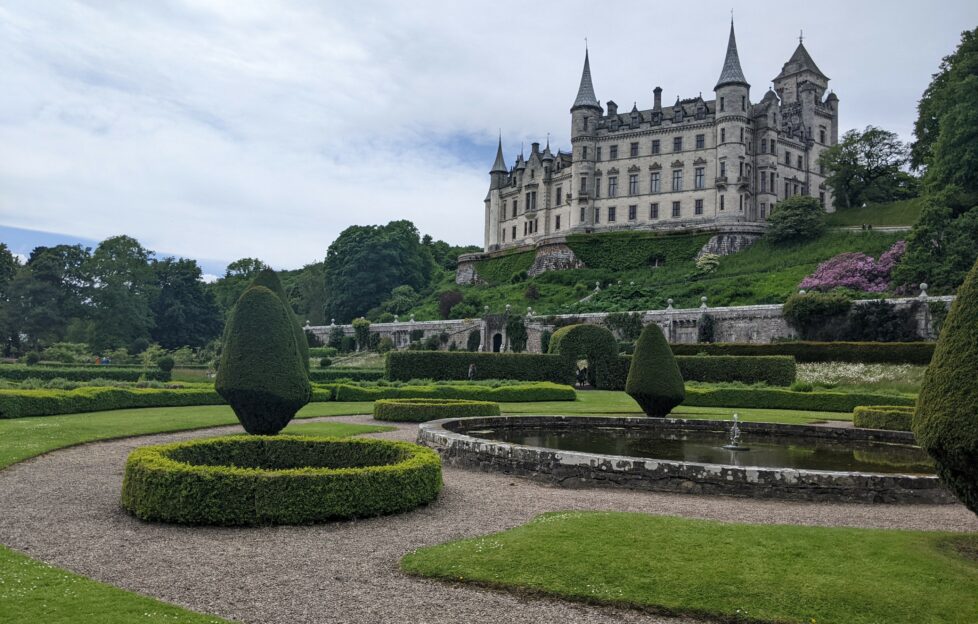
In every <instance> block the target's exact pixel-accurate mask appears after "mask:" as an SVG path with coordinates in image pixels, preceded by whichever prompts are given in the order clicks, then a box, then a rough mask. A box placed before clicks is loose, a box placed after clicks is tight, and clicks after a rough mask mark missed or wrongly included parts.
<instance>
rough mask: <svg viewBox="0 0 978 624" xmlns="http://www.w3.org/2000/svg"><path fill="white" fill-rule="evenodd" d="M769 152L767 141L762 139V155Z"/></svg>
mask: <svg viewBox="0 0 978 624" xmlns="http://www.w3.org/2000/svg"><path fill="white" fill-rule="evenodd" d="M766 152H767V139H761V153H762V154H764V153H766Z"/></svg>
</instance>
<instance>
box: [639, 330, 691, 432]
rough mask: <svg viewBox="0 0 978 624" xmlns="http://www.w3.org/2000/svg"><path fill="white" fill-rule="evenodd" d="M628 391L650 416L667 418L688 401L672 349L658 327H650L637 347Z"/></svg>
mask: <svg viewBox="0 0 978 624" xmlns="http://www.w3.org/2000/svg"><path fill="white" fill-rule="evenodd" d="M625 392H627V393H628V396H630V397H632V398H633V399H635V401H636V402H637V403H638V404H639V406H640V407H641V408H642V411H644V412H645V413H646V414H647V415H649V416H656V417H663V416H666V415H667V414H668V413H669V412H671V411H672V409H673V408H674V407H676V406H677V405H679V404H680V403H682V402H683V401H684V400H685V399H686V389H685V387H684V385H683V376H682V374H681V373H680V372H679V365H678V364H677V363H676V358H675V357H674V356H673V355H672V349H670V348H669V343H668V342H666V337H665V336H663V335H662V330H661V329H659V326H658V325H655V324H652V325H647V326H646V327H645V329H643V330H642V335H641V336H639V338H638V342H637V343H636V344H635V354H634V355H633V356H632V364H631V366H629V367H628V380H627V381H626V382H625Z"/></svg>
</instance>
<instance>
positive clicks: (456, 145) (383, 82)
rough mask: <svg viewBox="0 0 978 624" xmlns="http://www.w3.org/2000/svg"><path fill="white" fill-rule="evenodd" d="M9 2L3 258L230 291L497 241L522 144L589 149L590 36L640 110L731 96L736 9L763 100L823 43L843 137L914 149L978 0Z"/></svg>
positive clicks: (820, 53)
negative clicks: (328, 257) (130, 244)
mask: <svg viewBox="0 0 978 624" xmlns="http://www.w3.org/2000/svg"><path fill="white" fill-rule="evenodd" d="M794 4H795V5H797V6H793V7H791V8H790V9H787V8H785V7H786V5H783V4H779V5H775V4H771V3H766V2H765V3H761V2H746V1H743V2H741V1H735V2H733V3H731V2H729V1H728V2H724V3H720V2H713V1H710V0H706V1H704V2H700V3H697V4H696V5H695V8H694V6H693V5H683V4H680V5H676V4H675V3H665V2H651V1H645V2H624V3H615V4H613V5H607V7H608V8H600V7H601V6H602V5H595V4H594V3H593V2H577V1H574V0H564V1H563V2H560V3H556V2H508V1H504V0H494V1H493V2H474V1H473V2H466V3H459V2H448V1H446V2H425V1H424V0H415V1H413V2H397V1H390V2H383V1H374V0H359V1H358V2H307V1H294V2H292V1H286V0H279V1H268V2H251V1H247V0H202V1H193V2H190V1H177V0H153V1H152V2H117V1H108V0H105V1H87V2H83V1H70V0H61V1H59V2H50V1H39V0H4V1H3V2H2V3H0V241H2V242H7V243H8V245H10V246H11V248H12V249H13V250H14V251H15V252H17V253H21V254H27V253H29V251H30V249H31V248H32V247H33V246H34V245H37V244H50V243H49V242H45V241H51V240H58V241H67V242H70V241H78V242H81V243H83V244H86V245H94V244H97V241H99V240H103V239H105V238H107V237H109V236H113V235H117V234H127V235H130V236H133V237H135V238H137V239H139V241H140V242H142V243H143V245H144V246H146V247H147V248H149V249H152V250H154V251H156V252H157V253H158V254H160V255H178V256H185V257H193V258H196V259H197V260H198V261H199V262H200V263H201V265H202V266H203V267H204V270H205V272H206V273H209V274H215V275H219V274H220V273H221V272H223V268H224V265H226V264H227V263H228V262H230V261H233V260H235V259H237V258H242V257H257V258H260V259H262V260H264V261H265V262H267V263H268V264H270V265H271V266H273V267H275V268H278V269H285V268H298V267H300V266H302V265H304V264H307V263H311V262H317V261H320V260H322V259H323V258H324V257H325V254H326V249H327V247H328V246H329V243H330V242H331V241H332V240H333V239H334V238H335V237H336V236H337V235H338V234H339V233H340V232H341V231H342V230H343V229H344V228H346V227H348V226H350V225H367V224H383V223H387V222H388V221H391V220H394V219H409V220H411V221H413V222H414V223H415V224H416V225H417V226H418V228H419V230H421V232H422V233H429V234H431V235H432V236H434V237H435V238H439V239H443V240H447V241H449V242H450V243H454V244H482V232H483V224H484V208H483V199H484V198H485V195H486V191H487V189H488V184H489V176H488V173H487V172H488V170H489V168H490V166H491V164H492V161H493V157H494V156H495V148H496V141H497V137H498V135H499V133H500V132H501V136H502V141H503V149H504V154H505V157H506V161H507V164H509V165H512V163H513V159H514V157H515V155H516V154H518V153H519V151H520V150H521V149H525V151H526V152H527V153H529V149H530V143H532V142H533V141H539V142H541V143H545V142H546V141H547V136H548V134H549V137H550V142H551V146H552V148H562V149H565V150H566V149H568V148H569V145H570V144H569V130H570V114H569V112H568V109H569V108H570V105H571V103H572V102H573V100H574V96H575V95H576V93H577V87H578V84H579V81H580V74H581V67H582V63H583V57H584V47H585V38H587V41H588V47H589V50H590V59H591V71H592V76H593V78H594V87H595V92H596V94H597V96H598V99H599V100H601V102H602V103H604V102H606V101H608V100H614V101H615V102H617V103H618V105H619V106H620V107H621V108H623V109H625V110H628V109H630V108H631V106H632V103H633V102H636V103H637V104H638V106H639V108H643V109H645V108H650V107H651V105H652V89H653V88H654V87H655V86H661V87H662V89H663V101H664V102H665V103H671V102H672V101H674V100H675V98H676V97H677V96H681V97H683V98H686V97H694V96H696V95H698V94H700V93H702V94H703V97H704V98H706V99H712V97H713V94H712V88H713V85H714V84H715V83H716V79H717V77H718V76H719V73H720V68H721V66H722V63H723V55H724V51H725V49H726V43H727V33H728V29H729V23H730V11H731V8H732V9H733V16H734V21H735V24H736V31H737V42H738V48H739V52H740V59H741V64H742V66H743V69H744V73H745V75H746V77H747V79H748V80H749V81H750V82H751V85H752V90H751V94H752V99H754V100H755V101H757V100H760V98H761V97H762V96H763V95H764V92H765V91H766V90H767V88H768V87H769V85H770V81H771V79H772V78H773V77H774V76H775V75H777V73H778V72H779V71H780V69H781V66H782V64H783V63H784V62H785V61H787V60H788V58H789V57H790V55H791V53H792V52H793V51H794V49H795V47H796V46H797V44H798V37H799V34H800V32H801V31H803V32H804V41H805V47H806V48H807V49H808V51H809V52H810V53H811V55H812V57H813V58H814V60H815V62H816V63H817V64H818V65H819V67H820V68H821V70H822V71H823V72H824V73H826V74H827V75H828V76H829V77H830V78H831V81H830V83H829V86H830V88H831V89H833V90H834V91H835V92H836V93H837V95H838V96H839V100H840V118H841V128H842V129H843V130H845V129H849V128H862V127H865V126H866V125H870V124H872V125H876V126H881V127H883V128H886V129H889V130H892V131H895V132H897V133H899V135H900V136H901V137H902V138H903V139H904V140H910V139H912V128H913V121H914V118H915V116H916V103H917V100H918V99H919V97H920V94H921V93H922V91H923V90H924V88H925V87H926V86H927V84H928V82H929V81H930V77H931V74H933V73H934V72H935V71H936V70H937V67H938V64H939V62H940V59H941V58H942V57H943V56H945V55H947V54H949V53H951V52H952V51H953V50H954V48H955V47H956V45H957V43H958V41H959V40H960V33H961V31H963V30H967V29H972V28H974V27H976V26H978V3H976V2H973V1H970V2H969V1H957V0H955V1H950V0H949V1H942V2H940V3H935V5H933V7H932V9H926V8H925V7H923V6H922V5H920V4H919V3H916V2H914V3H910V2H905V1H903V0H899V1H890V2H875V1H873V2H870V1H862V0H861V1H859V2H853V1H851V0H849V1H846V2H840V1H836V0H822V1H821V2H818V3H811V2H808V3H802V2H797V3H794Z"/></svg>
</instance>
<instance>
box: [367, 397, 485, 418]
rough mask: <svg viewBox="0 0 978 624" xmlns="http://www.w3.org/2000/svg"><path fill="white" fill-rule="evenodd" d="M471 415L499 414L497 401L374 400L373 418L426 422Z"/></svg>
mask: <svg viewBox="0 0 978 624" xmlns="http://www.w3.org/2000/svg"><path fill="white" fill-rule="evenodd" d="M473 416H499V403H493V402H491V401H464V400H458V399H381V400H379V401H375V402H374V419H375V420H391V421H394V422H428V421H429V420H439V419H441V418H469V417H473Z"/></svg>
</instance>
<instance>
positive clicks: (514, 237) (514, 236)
mask: <svg viewBox="0 0 978 624" xmlns="http://www.w3.org/2000/svg"><path fill="white" fill-rule="evenodd" d="M513 240H516V226H515V225H514V226H513Z"/></svg>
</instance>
